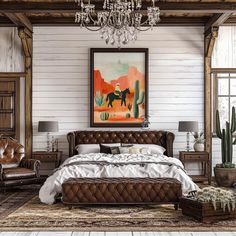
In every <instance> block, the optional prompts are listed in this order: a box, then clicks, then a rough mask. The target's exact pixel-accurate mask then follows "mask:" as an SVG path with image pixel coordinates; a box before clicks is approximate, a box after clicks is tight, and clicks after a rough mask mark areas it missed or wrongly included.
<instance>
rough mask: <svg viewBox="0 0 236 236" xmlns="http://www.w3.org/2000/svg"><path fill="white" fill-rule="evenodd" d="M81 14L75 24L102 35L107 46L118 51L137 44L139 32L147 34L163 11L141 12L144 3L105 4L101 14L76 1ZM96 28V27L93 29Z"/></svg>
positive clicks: (109, 0)
mask: <svg viewBox="0 0 236 236" xmlns="http://www.w3.org/2000/svg"><path fill="white" fill-rule="evenodd" d="M75 2H76V3H77V4H78V6H79V8H80V9H79V11H78V12H76V14H75V22H76V23H79V24H80V26H81V27H85V28H86V29H88V30H90V31H100V37H101V38H102V39H104V40H105V42H106V44H111V45H114V44H116V45H117V46H118V47H121V45H126V44H128V43H129V42H130V41H136V40H137V34H138V33H139V32H140V31H147V30H149V29H152V27H153V26H156V25H157V23H158V22H159V21H160V9H159V8H158V7H156V6H155V0H152V6H149V7H147V10H142V9H141V8H142V0H104V2H103V7H102V9H101V10H96V9H95V5H94V4H91V3H90V0H87V1H86V3H85V1H84V0H75ZM94 26H95V27H94Z"/></svg>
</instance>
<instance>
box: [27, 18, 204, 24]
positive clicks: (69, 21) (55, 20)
mask: <svg viewBox="0 0 236 236" xmlns="http://www.w3.org/2000/svg"><path fill="white" fill-rule="evenodd" d="M29 19H30V21H31V22H32V24H33V25H34V26H78V24H77V23H75V21H74V17H30V18H29ZM207 20H208V17H161V21H160V22H159V23H158V26H204V25H205V23H206V22H207Z"/></svg>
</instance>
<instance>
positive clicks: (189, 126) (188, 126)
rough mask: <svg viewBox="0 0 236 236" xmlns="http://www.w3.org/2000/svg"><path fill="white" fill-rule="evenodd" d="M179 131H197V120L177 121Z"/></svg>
mask: <svg viewBox="0 0 236 236" xmlns="http://www.w3.org/2000/svg"><path fill="white" fill-rule="evenodd" d="M178 131H179V132H197V131H198V122H197V121H179V128H178Z"/></svg>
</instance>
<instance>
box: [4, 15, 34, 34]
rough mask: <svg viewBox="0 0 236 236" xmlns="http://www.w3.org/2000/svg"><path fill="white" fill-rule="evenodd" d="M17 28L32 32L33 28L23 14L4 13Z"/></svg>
mask: <svg viewBox="0 0 236 236" xmlns="http://www.w3.org/2000/svg"><path fill="white" fill-rule="evenodd" d="M4 15H5V16H7V17H8V18H9V19H10V20H11V21H12V22H13V23H14V24H15V25H16V26H17V27H24V28H27V29H28V30H29V31H30V32H33V26H32V24H31V22H30V21H29V19H28V18H27V17H26V16H25V15H24V14H23V13H4Z"/></svg>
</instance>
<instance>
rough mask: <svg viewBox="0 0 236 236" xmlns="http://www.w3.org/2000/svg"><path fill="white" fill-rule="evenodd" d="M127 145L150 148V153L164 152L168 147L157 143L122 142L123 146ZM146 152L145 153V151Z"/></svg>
mask: <svg viewBox="0 0 236 236" xmlns="http://www.w3.org/2000/svg"><path fill="white" fill-rule="evenodd" d="M126 145H133V146H132V147H139V148H146V149H148V150H149V152H150V154H164V152H165V151H166V149H165V148H164V147H162V146H160V145H157V144H136V143H134V144H132V143H129V144H122V145H121V146H126ZM143 154H144V153H143Z"/></svg>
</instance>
